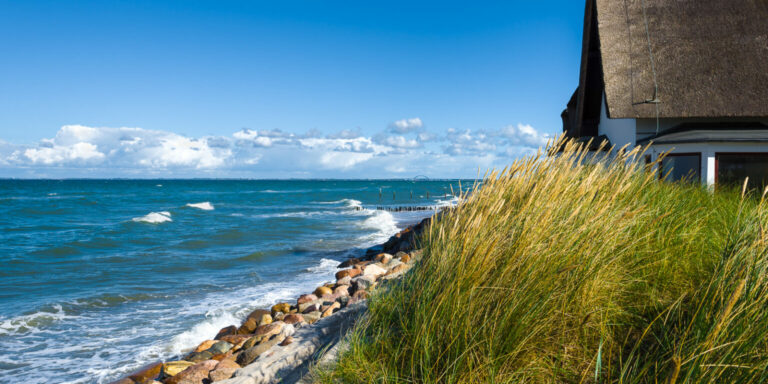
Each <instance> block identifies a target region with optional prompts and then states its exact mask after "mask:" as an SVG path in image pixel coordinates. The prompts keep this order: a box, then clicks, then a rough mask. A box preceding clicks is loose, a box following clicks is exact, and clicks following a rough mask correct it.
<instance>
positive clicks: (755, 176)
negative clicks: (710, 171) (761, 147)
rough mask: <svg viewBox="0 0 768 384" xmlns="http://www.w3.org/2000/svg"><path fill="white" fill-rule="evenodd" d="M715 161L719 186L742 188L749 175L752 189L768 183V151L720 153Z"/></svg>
mask: <svg viewBox="0 0 768 384" xmlns="http://www.w3.org/2000/svg"><path fill="white" fill-rule="evenodd" d="M715 163H716V166H715V167H716V172H717V173H716V175H717V177H716V182H717V185H718V186H720V185H723V186H731V187H739V188H741V186H742V184H744V179H745V178H747V177H749V186H748V187H749V188H751V189H752V188H759V189H760V191H762V189H763V188H765V186H766V185H767V184H768V153H718V154H715Z"/></svg>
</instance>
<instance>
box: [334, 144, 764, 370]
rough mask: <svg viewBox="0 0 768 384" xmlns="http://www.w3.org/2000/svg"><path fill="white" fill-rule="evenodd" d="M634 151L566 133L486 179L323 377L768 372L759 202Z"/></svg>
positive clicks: (429, 235) (439, 227) (374, 302)
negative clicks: (573, 140) (588, 145)
mask: <svg viewBox="0 0 768 384" xmlns="http://www.w3.org/2000/svg"><path fill="white" fill-rule="evenodd" d="M558 145H560V143H557V144H555V145H554V146H552V147H551V148H555V147H557V146H558ZM640 155H641V152H640V151H639V150H635V151H628V152H626V153H624V154H622V155H620V156H619V157H618V158H616V159H615V160H613V161H609V160H606V159H603V158H594V157H593V155H591V154H590V153H587V152H585V151H583V150H581V149H580V148H579V147H577V146H575V145H573V144H570V143H568V144H566V145H565V151H564V152H562V153H561V154H559V155H557V156H554V151H552V150H550V153H548V154H545V153H539V154H538V155H536V156H531V157H529V158H525V159H522V160H519V161H516V162H514V163H513V164H512V165H510V166H509V167H507V168H506V169H504V170H502V171H493V172H490V173H488V174H487V175H486V177H485V178H484V180H483V182H482V183H481V184H479V186H478V187H477V188H475V189H474V190H472V192H470V193H469V194H468V195H467V196H466V199H465V201H464V202H463V203H461V204H460V206H459V207H458V208H457V209H455V210H452V211H450V212H449V213H447V214H446V215H444V216H443V217H441V218H440V219H439V220H437V221H436V222H435V224H434V225H432V226H431V227H430V228H429V230H428V231H427V232H426V233H425V235H424V236H423V239H422V242H423V246H424V258H423V259H422V260H421V262H420V263H419V264H418V266H417V268H415V269H414V270H413V272H412V273H410V274H409V275H408V276H407V277H406V278H405V279H404V280H403V281H402V282H401V283H399V284H397V285H395V286H392V287H390V288H388V289H386V290H383V291H380V292H378V293H377V294H375V295H374V297H373V298H372V299H371V300H370V314H369V316H368V318H367V319H366V320H365V321H364V322H363V323H362V324H360V325H359V326H358V327H357V329H356V331H355V332H354V333H353V335H352V337H351V347H350V350H349V351H348V352H346V353H344V354H343V355H342V357H341V359H340V361H339V363H338V365H337V366H336V368H335V369H334V370H332V371H328V372H322V373H321V377H322V378H323V379H322V380H323V381H328V382H354V383H373V382H376V383H406V382H407V383H438V382H439V383H596V382H600V383H706V382H710V383H726V382H728V383H730V382H738V383H753V382H763V381H766V380H768V373H767V372H766V367H767V365H768V364H767V363H768V356H767V355H766V353H768V348H767V347H768V344H767V342H766V340H768V294H767V292H766V291H767V290H768V281H767V280H766V274H767V273H768V271H766V269H768V259H767V257H766V234H765V232H764V228H765V225H766V222H767V221H766V202H765V201H764V200H763V199H762V198H761V197H760V196H759V195H758V196H756V197H755V196H753V197H745V196H741V195H740V194H739V193H729V192H723V193H716V194H713V193H711V192H709V191H707V190H705V189H703V188H702V187H699V186H695V185H682V184H670V183H663V182H659V181H658V178H657V176H656V175H655V174H653V173H652V172H648V171H645V170H644V169H643V167H639V166H636V165H635V164H637V162H636V161H635V160H636V159H638V158H640Z"/></svg>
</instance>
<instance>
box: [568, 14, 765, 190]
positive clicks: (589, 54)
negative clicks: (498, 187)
mask: <svg viewBox="0 0 768 384" xmlns="http://www.w3.org/2000/svg"><path fill="white" fill-rule="evenodd" d="M562 118H563V131H564V132H565V135H566V136H567V137H571V138H575V139H577V140H580V141H585V142H586V141H589V140H592V141H593V143H594V142H601V141H608V142H609V144H610V145H613V146H614V148H620V147H622V146H624V145H625V144H629V146H630V147H634V146H638V145H640V146H642V145H647V144H650V150H649V152H648V154H647V155H646V158H645V161H647V162H651V161H654V160H655V159H656V158H657V157H658V156H659V155H660V154H662V153H665V152H668V151H669V155H668V156H667V157H666V158H664V159H663V160H662V163H661V168H662V169H661V173H660V174H662V175H667V177H669V178H671V179H675V180H677V179H682V178H688V179H691V180H699V181H701V182H702V183H705V184H708V185H732V184H736V185H738V184H741V183H743V180H744V178H745V177H747V176H748V177H749V179H750V184H751V185H752V186H754V187H762V186H765V185H768V1H766V0H587V2H586V11H585V15H584V38H583V44H582V54H581V70H580V77H579V87H578V88H577V89H576V91H575V92H574V93H573V96H572V97H571V99H570V101H569V102H568V105H567V109H566V110H565V111H564V112H563V114H562Z"/></svg>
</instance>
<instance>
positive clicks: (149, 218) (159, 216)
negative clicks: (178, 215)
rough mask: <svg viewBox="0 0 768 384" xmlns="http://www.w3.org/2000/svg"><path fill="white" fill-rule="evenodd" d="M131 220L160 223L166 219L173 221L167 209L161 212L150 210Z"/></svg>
mask: <svg viewBox="0 0 768 384" xmlns="http://www.w3.org/2000/svg"><path fill="white" fill-rule="evenodd" d="M133 221H135V222H142V223H150V224H160V223H164V222H166V221H173V220H172V219H171V213H170V212H168V211H162V212H150V213H148V214H146V215H145V216H142V217H134V218H133Z"/></svg>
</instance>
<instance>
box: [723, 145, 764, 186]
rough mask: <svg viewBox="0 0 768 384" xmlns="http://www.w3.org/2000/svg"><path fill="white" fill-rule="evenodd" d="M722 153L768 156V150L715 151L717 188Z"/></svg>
mask: <svg viewBox="0 0 768 384" xmlns="http://www.w3.org/2000/svg"><path fill="white" fill-rule="evenodd" d="M720 155H741V156H754V155H761V156H765V157H766V158H768V152H715V188H717V186H718V185H720V183H719V182H718V179H719V178H720Z"/></svg>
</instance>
